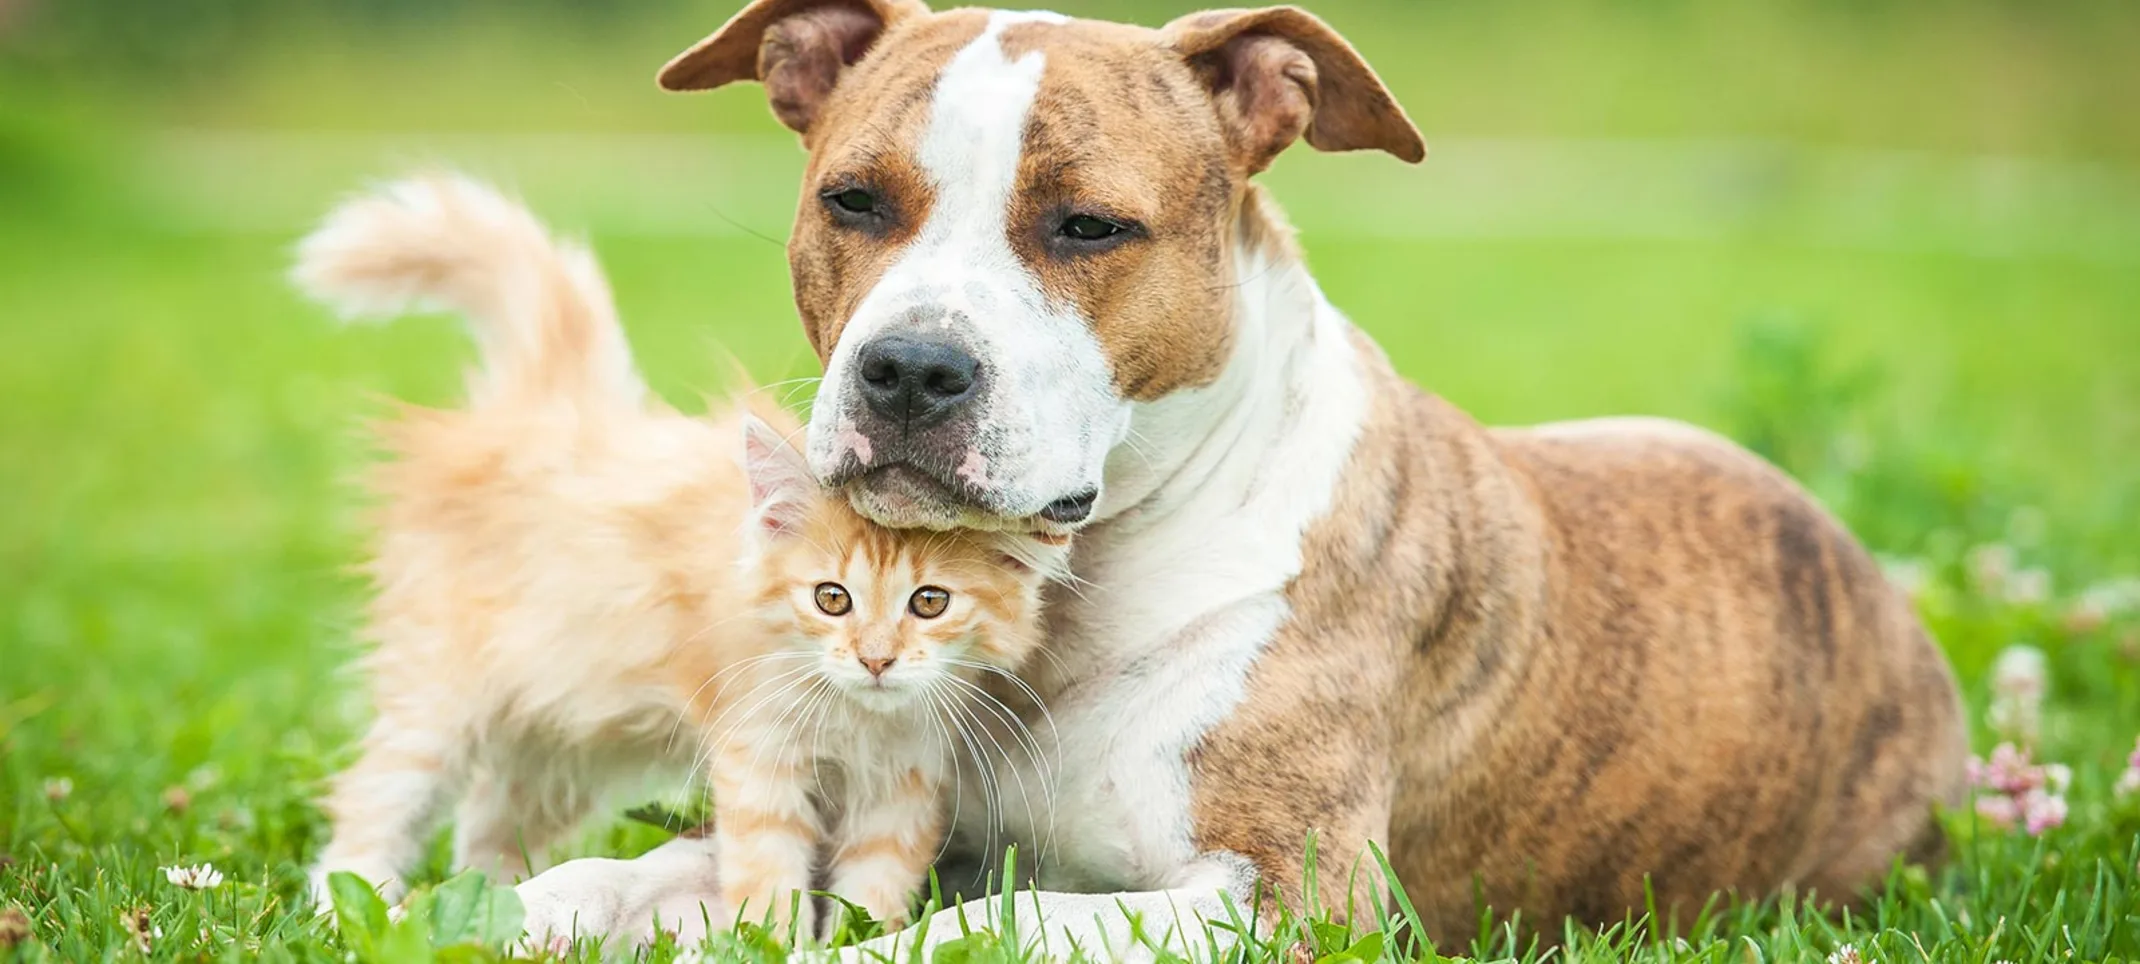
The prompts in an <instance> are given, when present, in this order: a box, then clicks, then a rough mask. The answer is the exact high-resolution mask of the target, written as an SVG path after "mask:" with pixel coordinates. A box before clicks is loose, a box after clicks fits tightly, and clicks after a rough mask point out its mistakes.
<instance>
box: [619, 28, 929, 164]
mask: <svg viewBox="0 0 2140 964" xmlns="http://www.w3.org/2000/svg"><path fill="white" fill-rule="evenodd" d="M928 10H929V8H928V7H927V6H926V5H924V4H923V3H922V2H921V0H752V3H751V4H750V5H749V6H747V7H744V8H743V10H742V11H741V12H739V13H737V14H736V15H735V16H734V17H731V18H729V21H728V22H727V23H725V24H722V25H721V29H719V30H716V31H714V32H713V34H712V36H709V37H707V38H706V39H704V40H701V41H699V42H698V43H696V44H693V45H692V47H691V49H689V50H686V51H684V52H683V53H680V54H677V55H676V57H675V58H674V59H672V60H670V61H669V62H668V64H666V65H665V66H663V67H662V68H661V73H660V74H658V75H656V77H655V79H656V80H657V81H658V82H659V83H660V84H661V86H662V87H663V88H664V89H667V90H679V91H681V90H712V89H714V88H716V87H722V86H726V85H728V84H732V83H735V82H736V81H739V80H756V81H760V82H763V83H764V84H765V93H766V97H767V99H769V100H770V101H772V105H773V115H774V116H776V117H778V118H780V122H781V123H783V124H786V125H788V126H789V127H791V128H793V129H794V130H795V131H796V132H798V133H807V132H808V131H809V130H810V124H811V122H813V121H815V120H816V119H817V112H818V108H819V107H821V106H823V104H824V102H825V98H826V97H827V96H828V95H830V94H831V93H832V88H833V86H834V85H835V84H837V83H839V79H840V73H841V72H842V71H844V70H846V69H847V68H848V67H850V66H853V65H854V63H855V61H858V60H860V59H862V55H863V54H866V53H868V52H869V48H870V47H871V46H872V45H874V44H875V43H876V42H877V38H878V37H879V36H880V35H882V34H883V33H884V31H885V29H886V28H888V27H890V26H891V25H892V24H893V23H896V22H898V21H899V20H900V19H901V18H903V17H908V16H913V15H916V14H923V13H927V12H928Z"/></svg>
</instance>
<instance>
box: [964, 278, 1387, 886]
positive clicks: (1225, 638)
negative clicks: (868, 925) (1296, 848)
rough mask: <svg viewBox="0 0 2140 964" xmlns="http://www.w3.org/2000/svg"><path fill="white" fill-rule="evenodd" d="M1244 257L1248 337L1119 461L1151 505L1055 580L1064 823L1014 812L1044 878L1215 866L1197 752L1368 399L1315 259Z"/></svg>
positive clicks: (1155, 409) (1240, 300)
mask: <svg viewBox="0 0 2140 964" xmlns="http://www.w3.org/2000/svg"><path fill="white" fill-rule="evenodd" d="M1237 270H1238V273H1239V277H1241V278H1243V279H1246V280H1245V281H1244V283H1243V285H1242V287H1241V289H1240V293H1239V295H1238V296H1237V299H1236V302H1235V323H1236V324H1237V325H1238V326H1239V331H1238V336H1237V338H1236V344H1237V345H1239V346H1240V347H1239V348H1238V349H1236V351H1235V354H1234V357H1233V358H1232V359H1230V360H1229V362H1228V365H1227V368H1226V370H1225V372H1224V373H1223V374H1222V375H1221V376H1220V378H1219V380H1218V381H1217V382H1216V383H1214V384H1213V385H1211V386H1209V387H1207V388H1203V389H1199V390H1195V391H1189V392H1181V393H1176V394H1174V395H1171V396H1169V397H1167V398H1165V399H1162V400H1160V401H1157V402H1153V403H1150V404H1145V405H1140V406H1138V407H1137V409H1136V423H1135V424H1136V428H1137V433H1138V434H1137V438H1136V447H1135V448H1134V449H1131V448H1129V447H1128V446H1125V447H1124V448H1123V449H1121V450H1118V451H1117V452H1116V453H1115V455H1114V457H1113V459H1112V460H1111V461H1110V463H1109V466H1108V468H1109V473H1108V493H1109V495H1108V499H1107V502H1108V506H1106V507H1104V508H1105V509H1108V510H1112V511H1114V512H1120V511H1121V508H1122V506H1123V504H1124V503H1130V504H1134V505H1135V506H1136V512H1135V514H1134V515H1127V514H1125V515H1123V516H1121V517H1120V518H1116V519H1111V520H1109V521H1107V522H1105V523H1103V524H1101V525H1099V526H1097V527H1095V528H1093V529H1091V530H1089V531H1088V532H1086V533H1084V534H1081V535H1080V536H1079V537H1078V540H1077V542H1076V543H1075V547H1074V556H1073V560H1072V569H1073V570H1074V571H1075V572H1076V573H1077V575H1078V576H1079V577H1080V578H1081V580H1083V585H1081V587H1080V588H1079V590H1078V591H1077V592H1075V593H1068V592H1066V593H1060V594H1058V595H1057V596H1055V597H1053V598H1051V599H1050V600H1049V606H1050V618H1049V631H1050V632H1049V645H1050V649H1051V651H1053V652H1054V653H1056V654H1057V656H1058V659H1056V660H1048V661H1044V662H1042V663H1040V664H1036V665H1034V666H1031V667H1029V668H1028V672H1029V673H1030V674H1031V675H1032V676H1033V682H1034V684H1035V685H1036V686H1037V687H1038V688H1039V689H1040V690H1041V692H1042V695H1043V696H1044V697H1045V698H1047V699H1048V705H1049V709H1050V710H1051V712H1052V714H1053V719H1054V722H1055V724H1056V727H1057V729H1056V734H1055V737H1054V738H1053V739H1059V740H1060V746H1061V759H1060V761H1059V763H1058V765H1056V766H1055V767H1054V773H1055V774H1056V775H1057V776H1058V777H1059V779H1058V781H1057V782H1056V783H1055V784H1054V786H1053V795H1054V797H1055V804H1056V806H1055V810H1054V814H1053V820H1052V825H1051V824H1050V823H1046V822H1043V823H1041V824H1039V825H1031V824H1022V823H1021V821H1023V820H1024V817H1025V815H1024V814H1023V813H1022V812H1020V811H1019V810H1018V809H1017V808H1015V807H1012V808H1006V809H1007V811H1008V812H1006V813H1005V815H1004V816H1005V818H1006V821H1007V822H1008V823H1009V824H1010V825H1011V826H1010V830H1011V836H1012V838H1014V839H1018V840H1021V841H1023V842H1025V843H1026V844H1027V847H1026V850H1025V852H1027V853H1032V852H1033V851H1034V849H1035V848H1040V849H1041V850H1042V853H1041V856H1042V861H1041V865H1042V866H1041V869H1042V881H1043V884H1044V885H1045V886H1051V887H1069V888H1094V887H1099V888H1179V887H1183V886H1186V884H1187V882H1188V881H1190V880H1193V879H1195V878H1196V875H1198V874H1201V873H1203V872H1205V871H1207V870H1209V862H1210V859H1211V858H1212V857H1213V855H1209V854H1201V853H1198V852H1197V850H1196V847H1195V844H1194V841H1193V839H1192V833H1191V831H1192V827H1191V798H1190V781H1189V773H1188V767H1187V763H1186V754H1187V753H1188V752H1189V751H1190V750H1191V749H1193V748H1194V747H1195V746H1196V744H1197V743H1198V742H1199V741H1200V740H1201V739H1202V738H1203V737H1204V735H1205V734H1206V733H1207V732H1209V731H1210V730H1211V728H1212V727H1214V726H1216V725H1218V724H1219V723H1220V722H1221V721H1223V720H1224V719H1226V717H1227V716H1228V715H1229V714H1230V713H1231V712H1232V711H1233V710H1234V708H1235V707H1236V706H1237V705H1239V703H1240V701H1241V698H1242V696H1243V694H1244V692H1245V689H1246V685H1247V680H1248V674H1249V672H1250V670H1251V669H1252V668H1253V666H1254V664H1255V661H1256V658H1257V657H1258V656H1259V655H1260V654H1261V653H1262V652H1263V650H1264V647H1265V646H1267V645H1268V644H1269V642H1270V640H1271V637H1272V635H1273V634H1274V633H1275V632H1276V631H1277V630H1278V628H1279V627H1280V626H1281V625H1282V624H1283V623H1284V621H1285V619H1286V618H1287V616H1288V615H1289V610H1288V609H1287V606H1286V603H1285V599H1284V596H1283V591H1284V589H1285V586H1286V585H1287V584H1288V583H1289V582H1290V581H1291V580H1292V579H1293V577H1295V576H1297V575H1298V574H1299V573H1300V571H1301V566H1302V556H1301V548H1300V543H1301V539H1302V537H1303V534H1304V533H1305V532H1306V531H1307V529H1308V528H1309V527H1310V526H1311V525H1313V524H1314V523H1315V522H1316V521H1318V520H1320V519H1322V518H1323V517H1324V516H1325V515H1327V514H1328V512H1329V509H1330V506H1331V502H1332V499H1333V498H1334V497H1335V493H1336V490H1337V484H1338V482H1339V481H1340V479H1341V478H1342V474H1343V470H1344V466H1345V462H1346V460H1347V458H1348V457H1349V455H1350V453H1351V451H1352V447H1353V445H1354V443H1355V441H1356V440H1357V439H1358V437H1359V434H1360V432H1361V428H1362V425H1363V423H1364V421H1365V418H1366V413H1367V408H1368V401H1369V400H1368V397H1367V389H1366V386H1365V384H1364V382H1363V380H1362V378H1361V374H1360V370H1359V359H1358V357H1357V354H1356V352H1355V350H1354V348H1353V345H1352V342H1351V324H1350V323H1349V322H1347V321H1346V320H1345V318H1344V316H1343V315H1341V314H1340V313H1339V312H1338V311H1337V310H1336V309H1335V308H1334V307H1332V306H1331V305H1330V304H1329V303H1328V302H1327V301H1326V300H1324V298H1323V296H1322V293H1321V292H1320V290H1318V289H1317V287H1316V286H1315V283H1314V281H1313V279H1311V278H1310V277H1309V276H1308V274H1307V271H1306V270H1305V269H1304V268H1303V267H1302V266H1300V265H1299V264H1297V263H1279V264H1271V263H1269V262H1268V261H1266V260H1264V259H1262V258H1259V257H1257V256H1255V255H1253V254H1252V253H1248V252H1243V253H1242V254H1241V255H1240V256H1239V259H1238V261H1237ZM1062 666H1074V667H1077V668H1078V671H1079V675H1078V677H1077V678H1075V679H1070V678H1064V677H1062V676H1060V675H1059V670H1058V668H1059V667H1062ZM1101 681H1104V682H1101ZM1079 684H1083V685H1079ZM1035 722H1036V725H1037V723H1038V721H1035ZM1042 742H1043V745H1045V746H1049V747H1050V749H1053V746H1054V745H1055V744H1054V743H1053V742H1052V740H1051V738H1049V737H1046V736H1043V740H1042ZM1013 759H1014V760H1015V761H1016V762H1019V763H1022V762H1024V761H1023V760H1022V759H1020V758H1019V757H1017V756H1016V755H1013ZM1022 775H1023V776H1024V777H1025V779H1026V780H1028V781H1033V780H1035V779H1037V777H1038V776H1039V775H1038V774H1036V773H1033V772H1030V771H1028V772H1026V773H1024V774H1022ZM1016 779H1017V775H1015V774H1013V773H1010V772H1006V773H1005V774H1004V775H1003V776H1000V777H999V778H998V782H999V783H1004V784H1015V782H1016ZM967 789H968V790H969V791H971V790H972V789H973V788H972V787H968V788H967ZM978 804H979V801H978V800H968V801H967V812H969V813H972V812H978V810H977V807H978ZM1044 819H1045V818H1044ZM966 839H968V840H977V839H978V838H977V837H975V836H970V835H969V836H968V837H967V838H966Z"/></svg>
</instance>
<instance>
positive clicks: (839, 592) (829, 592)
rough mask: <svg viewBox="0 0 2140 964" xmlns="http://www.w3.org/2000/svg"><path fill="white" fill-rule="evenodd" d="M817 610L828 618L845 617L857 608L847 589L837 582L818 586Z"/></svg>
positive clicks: (823, 583)
mask: <svg viewBox="0 0 2140 964" xmlns="http://www.w3.org/2000/svg"><path fill="white" fill-rule="evenodd" d="M817 608H818V611H819V612H822V613H824V614H825V615H827V616H845V615H847V613H848V611H849V610H852V609H853V608H855V601H854V597H853V596H849V595H848V594H847V587H845V586H842V585H840V584H839V583H836V582H821V583H818V584H817Z"/></svg>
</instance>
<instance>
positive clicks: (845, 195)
mask: <svg viewBox="0 0 2140 964" xmlns="http://www.w3.org/2000/svg"><path fill="white" fill-rule="evenodd" d="M825 200H827V201H830V202H831V203H832V206H833V207H836V208H839V209H840V210H842V211H845V212H847V213H849V214H875V213H877V196H876V195H875V194H871V193H870V192H868V191H866V190H863V189H862V188H859V187H850V188H847V189H845V190H841V191H834V192H831V193H829V194H826V195H825Z"/></svg>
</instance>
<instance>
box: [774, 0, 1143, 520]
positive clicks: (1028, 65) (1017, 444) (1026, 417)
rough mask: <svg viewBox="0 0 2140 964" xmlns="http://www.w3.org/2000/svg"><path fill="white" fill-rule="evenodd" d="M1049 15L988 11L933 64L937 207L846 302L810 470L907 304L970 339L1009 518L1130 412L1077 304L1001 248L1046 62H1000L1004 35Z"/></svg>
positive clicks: (1052, 495)
mask: <svg viewBox="0 0 2140 964" xmlns="http://www.w3.org/2000/svg"><path fill="white" fill-rule="evenodd" d="M1063 20H1064V18H1063V17H1062V16H1061V15H1059V14H1053V13H1040V12H1033V13H1020V12H1007V11H997V12H995V13H993V14H991V15H990V16H989V20H988V26H987V28H986V29H984V30H983V31H982V32H981V35H980V36H978V37H976V38H974V40H973V41H972V42H971V43H968V44H967V45H966V46H965V48H963V49H961V50H960V51H959V52H958V54H957V55H955V56H954V57H952V59H951V61H950V62H949V63H948V64H946V65H945V67H944V71H943V73H942V75H941V76H939V78H938V79H937V84H936V90H935V93H934V95H933V100H932V103H931V107H930V115H929V124H928V126H927V127H926V128H925V130H924V132H923V135H922V140H921V142H920V144H919V145H917V147H916V152H915V159H916V161H917V162H918V163H919V164H920V166H921V169H922V170H923V171H924V172H925V173H927V175H928V176H929V179H930V181H931V182H932V187H933V188H934V189H935V203H934V205H933V207H932V208H931V209H930V211H929V215H928V219H927V220H926V221H925V222H924V223H923V224H922V227H921V230H920V232H919V233H918V234H917V235H916V237H915V239H914V241H913V242H912V243H911V244H910V245H909V246H908V248H907V250H906V251H905V252H903V253H902V254H901V255H900V257H899V259H898V260H897V261H896V262H894V263H893V265H892V267H891V268H890V269H888V270H887V271H886V272H885V274H884V276H883V277H882V278H881V279H879V281H878V282H877V285H876V287H875V288H873V289H871V290H870V293H869V294H868V295H867V296H866V297H865V298H864V299H863V300H862V303H861V304H860V305H859V306H858V307H857V308H856V309H855V314H854V317H853V318H852V319H850V320H849V322H848V324H847V326H846V328H845V329H844V330H843V331H842V332H841V335H840V344H839V347H838V348H837V349H835V350H834V352H833V355H832V359H831V362H830V363H829V364H828V365H827V366H826V369H825V380H824V382H823V384H824V386H825V389H824V390H825V391H827V392H828V393H832V397H831V398H829V399H827V400H826V401H829V402H831V404H829V405H828V404H821V405H820V406H819V408H818V412H817V414H816V415H815V416H814V417H813V419H812V422H811V426H810V456H811V460H812V463H813V468H815V469H816V470H817V471H818V472H819V473H820V474H823V473H827V472H830V471H831V470H832V469H833V468H834V467H835V465H836V463H837V461H838V459H839V457H840V455H841V454H842V446H841V445H840V442H839V440H840V439H841V438H843V437H845V436H846V435H847V434H850V433H849V432H847V431H843V430H845V429H847V427H848V426H849V425H850V424H851V422H852V413H853V412H854V411H855V410H856V406H858V405H859V404H860V401H859V400H858V399H857V398H856V397H855V394H854V391H853V389H852V381H853V379H852V375H851V370H852V368H853V366H854V364H855V361H854V358H855V356H856V354H857V353H859V352H860V351H861V349H862V346H863V345H864V344H867V343H868V341H869V340H870V338H871V337H873V336H874V335H876V334H877V333H878V332H879V331H881V330H882V329H883V328H884V327H885V326H886V325H887V324H889V323H891V322H893V321H894V320H896V319H898V318H899V317H900V316H901V315H902V314H903V313H904V312H906V311H907V310H909V309H912V308H931V309H941V310H942V311H943V312H944V313H945V314H944V315H943V321H942V322H940V323H941V324H945V325H949V326H952V330H953V332H954V333H955V334H957V335H959V336H961V337H963V338H964V339H966V340H967V341H968V342H969V347H970V348H971V349H972V350H973V351H974V353H975V356H976V357H977V358H978V359H979V360H980V362H981V366H982V368H983V370H984V372H985V373H986V375H985V377H986V378H987V380H988V383H989V389H988V392H987V396H986V398H985V399H984V400H983V402H982V404H984V405H985V406H986V408H985V409H984V410H983V411H982V412H981V413H980V419H979V423H978V424H979V430H978V432H977V434H976V438H975V442H976V446H977V454H978V455H979V456H980V458H982V459H984V460H985V461H984V462H983V463H980V464H985V465H986V466H987V473H986V476H985V479H986V480H987V482H988V483H989V484H991V485H994V486H997V487H999V492H1000V498H1001V499H1002V502H1003V506H1004V508H1005V509H1006V514H1009V515H1014V516H1017V515H1030V514H1033V513H1036V512H1038V511H1040V509H1042V508H1043V507H1045V506H1046V505H1047V504H1048V503H1049V502H1051V501H1053V500H1055V499H1058V498H1062V497H1064V496H1067V495H1073V494H1076V493H1077V492H1078V491H1080V490H1082V489H1083V488H1085V487H1086V486H1090V485H1095V484H1097V483H1099V482H1100V479H1101V472H1102V467H1103V466H1104V464H1105V461H1106V458H1107V453H1108V451H1109V450H1110V449H1111V448H1113V447H1114V445H1115V444H1116V443H1117V442H1118V441H1120V440H1121V437H1122V433H1123V431H1124V429H1125V427H1126V426H1127V423H1128V417H1129V407H1128V405H1126V404H1125V403H1124V402H1123V401H1122V400H1121V398H1120V397H1119V396H1118V395H1117V394H1116V392H1115V390H1114V379H1113V372H1112V369H1111V368H1110V366H1109V365H1108V362H1107V357H1106V355H1105V353H1104V352H1103V351H1102V350H1101V348H1100V344H1099V341H1098V339H1097V338H1096V337H1094V335H1093V334H1092V330H1091V326H1090V325H1089V324H1088V323H1087V321H1086V319H1084V318H1082V317H1080V316H1079V315H1078V314H1077V313H1076V311H1075V310H1073V309H1071V308H1069V307H1067V306H1062V305H1056V304H1053V303H1051V302H1050V301H1049V299H1048V298H1047V297H1046V295H1045V294H1043V293H1042V291H1041V288H1040V283H1039V280H1038V279H1037V278H1035V277H1034V276H1033V273H1032V271H1031V269H1029V268H1027V267H1026V266H1025V265H1024V264H1023V263H1021V262H1020V261H1019V260H1018V256H1017V254H1016V253H1015V252H1014V251H1012V249H1011V245H1010V239H1009V236H1008V232H1009V231H1010V230H1011V225H1010V224H1009V211H1010V204H1011V199H1012V194H1013V192H1014V191H1015V189H1016V187H1017V180H1018V164H1019V160H1020V158H1021V156H1022V155H1023V153H1024V147H1025V144H1024V141H1025V127H1026V118H1027V115H1028V114H1029V113H1030V112H1031V110H1032V107H1033V100H1034V98H1035V96H1036V95H1037V94H1038V93H1039V91H1040V81H1041V75H1042V73H1043V72H1044V70H1045V68H1046V57H1045V56H1044V55H1043V54H1041V53H1040V52H1038V51H1034V52H1030V53H1027V54H1026V55H1025V56H1023V57H1020V58H1018V59H1016V60H1011V59H1010V58H1009V57H1007V56H1006V55H1005V54H1004V52H1003V46H1002V44H1001V42H1000V41H1001V36H1002V33H1003V31H1004V30H1005V29H1006V28H1008V27H1010V26H1013V25H1016V24H1021V23H1061V22H1063Z"/></svg>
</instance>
